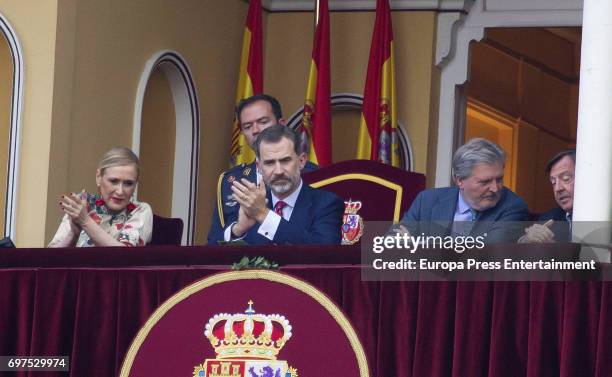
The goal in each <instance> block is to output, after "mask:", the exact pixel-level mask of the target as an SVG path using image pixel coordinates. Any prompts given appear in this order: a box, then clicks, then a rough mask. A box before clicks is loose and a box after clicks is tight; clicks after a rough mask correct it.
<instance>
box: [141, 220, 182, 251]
mask: <svg viewBox="0 0 612 377" xmlns="http://www.w3.org/2000/svg"><path fill="white" fill-rule="evenodd" d="M182 238H183V220H182V219H179V218H168V217H161V216H157V215H155V214H154V215H153V236H152V238H151V242H149V245H176V246H180V245H181V240H182Z"/></svg>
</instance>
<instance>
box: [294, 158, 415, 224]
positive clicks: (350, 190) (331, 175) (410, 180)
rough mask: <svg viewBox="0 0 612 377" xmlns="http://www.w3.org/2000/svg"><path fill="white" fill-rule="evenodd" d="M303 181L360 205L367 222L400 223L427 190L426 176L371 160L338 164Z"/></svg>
mask: <svg viewBox="0 0 612 377" xmlns="http://www.w3.org/2000/svg"><path fill="white" fill-rule="evenodd" d="M302 177H303V179H304V182H306V183H308V184H309V185H310V186H312V187H315V188H321V189H324V190H327V191H331V192H333V193H335V194H337V195H339V196H340V197H341V198H343V199H344V200H345V201H348V200H349V199H350V200H353V201H361V202H362V207H361V209H360V210H359V215H361V217H362V218H363V219H364V220H367V221H394V222H397V221H399V219H400V218H401V217H402V215H403V213H404V212H406V211H407V210H408V208H409V207H410V204H411V203H412V201H413V200H414V198H415V197H416V195H417V194H418V193H419V192H420V191H422V190H423V189H425V176H424V175H423V174H419V173H413V172H409V171H405V170H402V169H398V168H394V167H392V166H389V165H385V164H381V163H379V162H376V161H369V160H349V161H342V162H338V163H336V164H332V165H330V166H326V167H324V168H321V169H318V170H316V171H312V172H308V173H305V174H303V175H302Z"/></svg>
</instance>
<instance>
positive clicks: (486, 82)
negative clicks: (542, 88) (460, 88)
mask: <svg viewBox="0 0 612 377" xmlns="http://www.w3.org/2000/svg"><path fill="white" fill-rule="evenodd" d="M471 49H472V51H471V66H470V77H469V89H468V93H469V96H471V97H474V98H477V99H478V100H480V101H482V102H484V103H486V104H488V105H490V106H492V107H494V108H496V109H499V110H501V111H503V112H504V113H506V114H508V115H512V116H515V117H518V116H519V106H518V80H517V79H518V74H519V61H518V60H517V59H515V58H513V57H511V56H509V55H507V54H505V53H503V52H501V51H499V50H496V49H495V48H493V47H491V46H489V45H487V44H484V43H473V44H472V45H471Z"/></svg>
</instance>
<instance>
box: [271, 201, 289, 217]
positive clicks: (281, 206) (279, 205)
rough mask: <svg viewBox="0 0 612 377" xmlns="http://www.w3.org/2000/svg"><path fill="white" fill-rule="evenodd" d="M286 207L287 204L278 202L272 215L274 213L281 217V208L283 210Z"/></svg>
mask: <svg viewBox="0 0 612 377" xmlns="http://www.w3.org/2000/svg"><path fill="white" fill-rule="evenodd" d="M286 205H287V203H285V202H283V201H282V200H279V201H278V202H276V204H275V205H274V213H276V214H277V215H279V216H280V217H283V208H285V206H286Z"/></svg>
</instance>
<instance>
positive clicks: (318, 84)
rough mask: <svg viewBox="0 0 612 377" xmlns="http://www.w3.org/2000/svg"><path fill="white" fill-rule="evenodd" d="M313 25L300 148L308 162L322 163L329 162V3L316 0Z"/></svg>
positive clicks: (330, 158) (330, 159)
mask: <svg viewBox="0 0 612 377" xmlns="http://www.w3.org/2000/svg"><path fill="white" fill-rule="evenodd" d="M318 12H319V13H318V17H317V26H316V29H315V34H314V42H313V47H312V60H311V61H310V73H309V76H308V88H307V89H306V100H305V103H304V118H303V121H302V127H301V132H302V150H308V156H309V159H310V161H311V162H313V163H315V164H318V165H320V166H326V165H329V164H331V162H332V149H331V148H332V147H331V136H332V134H331V94H330V92H331V88H330V61H329V60H330V53H329V7H328V4H327V0H319V9H318Z"/></svg>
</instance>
